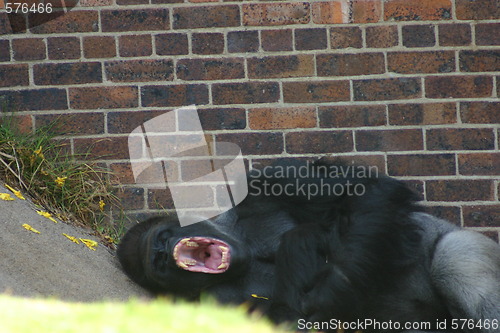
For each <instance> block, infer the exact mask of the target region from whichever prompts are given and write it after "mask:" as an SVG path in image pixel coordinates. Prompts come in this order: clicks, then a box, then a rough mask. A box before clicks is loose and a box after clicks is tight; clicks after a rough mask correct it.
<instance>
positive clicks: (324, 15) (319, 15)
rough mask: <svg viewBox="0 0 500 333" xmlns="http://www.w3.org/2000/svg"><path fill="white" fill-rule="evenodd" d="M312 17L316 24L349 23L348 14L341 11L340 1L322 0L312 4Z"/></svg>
mask: <svg viewBox="0 0 500 333" xmlns="http://www.w3.org/2000/svg"><path fill="white" fill-rule="evenodd" d="M312 19H313V22H314V23H316V24H337V23H349V21H350V20H349V14H348V13H343V12H342V3H341V2H340V1H322V2H314V3H313V4H312Z"/></svg>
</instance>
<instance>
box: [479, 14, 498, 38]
mask: <svg viewBox="0 0 500 333" xmlns="http://www.w3.org/2000/svg"><path fill="white" fill-rule="evenodd" d="M498 8H499V9H497V10H499V11H500V7H498ZM498 17H500V16H498ZM498 17H497V18H498ZM476 44H477V45H500V23H481V24H477V25H476Z"/></svg>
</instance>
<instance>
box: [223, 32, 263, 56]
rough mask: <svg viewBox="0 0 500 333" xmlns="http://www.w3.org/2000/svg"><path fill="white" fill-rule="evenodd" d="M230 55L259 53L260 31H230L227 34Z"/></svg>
mask: <svg viewBox="0 0 500 333" xmlns="http://www.w3.org/2000/svg"><path fill="white" fill-rule="evenodd" d="M227 50H228V51H229V53H238V52H257V51H258V50H259V32H258V31H230V32H228V34H227Z"/></svg>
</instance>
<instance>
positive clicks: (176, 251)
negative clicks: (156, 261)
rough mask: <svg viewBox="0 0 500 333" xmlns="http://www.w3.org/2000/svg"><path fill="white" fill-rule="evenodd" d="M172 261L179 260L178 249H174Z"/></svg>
mask: <svg viewBox="0 0 500 333" xmlns="http://www.w3.org/2000/svg"><path fill="white" fill-rule="evenodd" d="M174 259H175V260H177V259H179V248H178V247H176V248H175V249H174Z"/></svg>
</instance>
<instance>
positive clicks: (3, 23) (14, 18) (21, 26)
mask: <svg viewBox="0 0 500 333" xmlns="http://www.w3.org/2000/svg"><path fill="white" fill-rule="evenodd" d="M4 2H5V1H4ZM26 20H27V17H26V15H23V14H16V13H11V14H7V13H5V12H4V13H0V34H2V35H7V34H11V33H15V34H19V33H26V27H27V22H26Z"/></svg>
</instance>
